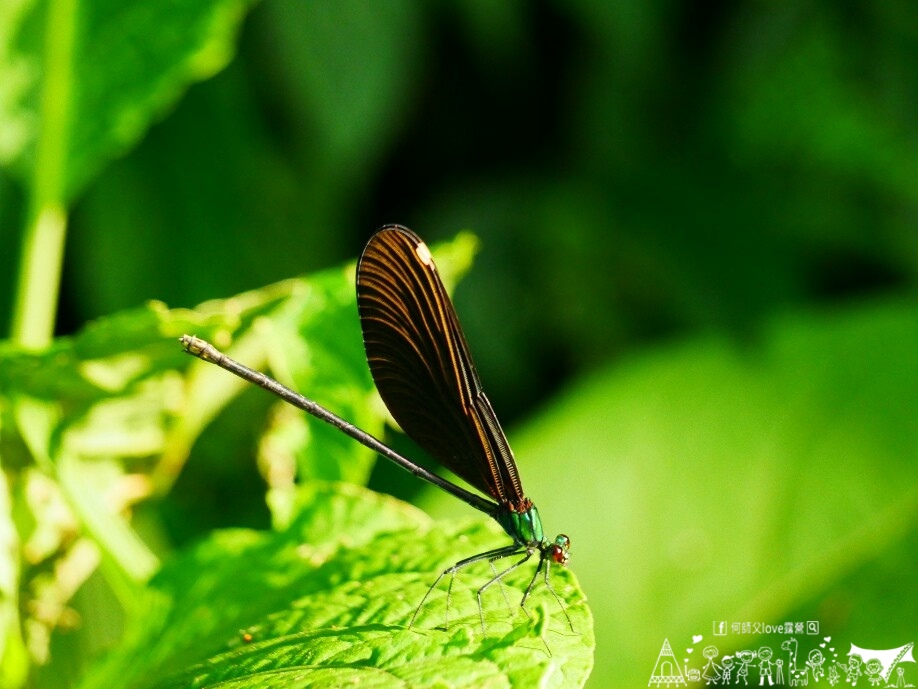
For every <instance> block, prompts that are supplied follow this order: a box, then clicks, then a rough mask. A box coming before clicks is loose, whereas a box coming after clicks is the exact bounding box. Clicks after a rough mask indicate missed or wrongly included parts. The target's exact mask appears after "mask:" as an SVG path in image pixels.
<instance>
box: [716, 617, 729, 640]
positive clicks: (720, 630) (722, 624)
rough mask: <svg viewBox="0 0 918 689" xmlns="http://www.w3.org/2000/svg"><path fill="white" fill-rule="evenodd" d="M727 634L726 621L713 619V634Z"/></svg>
mask: <svg viewBox="0 0 918 689" xmlns="http://www.w3.org/2000/svg"><path fill="white" fill-rule="evenodd" d="M726 635H727V622H726V620H721V621H719V622H718V621H717V620H715V621H714V636H726Z"/></svg>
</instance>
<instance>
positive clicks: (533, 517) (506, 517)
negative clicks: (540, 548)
mask: <svg viewBox="0 0 918 689" xmlns="http://www.w3.org/2000/svg"><path fill="white" fill-rule="evenodd" d="M494 518H495V519H496V520H497V522H498V523H499V524H500V525H501V526H502V527H504V531H506V532H507V534H508V535H509V536H510V538H512V539H513V540H514V541H516V542H517V543H519V544H520V545H527V546H529V545H541V544H542V542H543V541H544V540H545V534H544V533H543V532H542V520H541V518H540V517H539V511H538V510H537V509H536V506H535V505H532V506H531V507H530V508H529V509H528V510H526V511H525V512H511V511H510V510H502V511H501V512H499V513H497V514H495V515H494Z"/></svg>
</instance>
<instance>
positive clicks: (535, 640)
mask: <svg viewBox="0 0 918 689" xmlns="http://www.w3.org/2000/svg"><path fill="white" fill-rule="evenodd" d="M299 499H300V502H301V504H302V505H303V510H302V512H300V514H299V515H298V516H297V517H296V518H295V519H294V520H293V522H292V523H291V524H290V526H289V528H287V529H285V530H284V531H282V532H279V533H275V534H263V533H262V534H259V533H254V532H247V531H233V532H223V533H219V534H217V535H215V536H214V537H212V538H211V539H209V540H208V541H206V542H205V543H203V544H202V545H201V546H199V547H197V548H195V549H194V550H193V551H192V552H190V553H188V554H186V555H185V556H183V557H182V558H180V559H178V560H176V561H174V562H172V563H170V564H169V565H167V566H166V567H165V568H164V569H163V571H162V572H161V573H160V574H159V575H158V576H157V577H156V579H154V581H153V582H152V588H153V593H152V595H151V599H150V604H149V605H148V606H147V607H146V610H147V614H145V615H143V616H142V617H139V618H138V619H137V621H136V628H135V629H134V630H132V632H131V634H130V635H129V641H127V642H126V643H125V644H124V645H123V646H122V647H121V648H119V649H117V650H115V651H113V652H112V653H111V654H110V655H109V656H108V657H107V659H106V661H105V664H104V666H103V667H101V668H100V669H99V670H98V671H97V672H94V673H93V674H92V675H91V676H88V677H87V678H86V679H85V681H84V682H83V683H82V684H81V685H80V686H81V687H82V689H91V688H92V687H105V686H112V685H113V682H114V683H116V684H117V685H118V686H120V687H125V688H126V689H128V688H130V687H160V688H163V689H165V688H166V687H189V686H192V687H207V686H216V685H218V684H219V685H220V686H238V687H266V686H278V687H280V686H284V687H296V686H304V687H305V686H309V687H322V686H329V687H332V686H344V685H347V684H348V683H351V682H357V683H359V684H360V685H361V686H378V687H385V686H405V685H408V686H418V687H423V686H456V687H461V686H468V687H480V686H520V687H529V686H537V685H539V684H540V683H542V682H544V683H547V684H548V685H550V686H558V687H565V686H582V684H583V682H584V680H585V678H586V676H587V674H588V673H589V668H590V665H591V649H592V643H593V640H592V622H591V619H590V616H589V611H588V610H587V608H586V606H585V605H584V601H583V597H582V595H581V594H580V593H579V590H578V589H577V586H576V583H575V582H574V580H573V577H572V575H571V574H570V573H569V572H566V571H563V570H562V568H556V569H555V570H553V571H552V581H553V585H554V587H555V589H556V590H557V592H558V593H559V595H560V596H561V597H562V598H563V599H564V601H565V605H566V606H567V610H568V613H569V615H570V617H571V621H572V623H573V625H574V627H575V629H576V630H577V631H576V633H572V632H570V630H569V629H568V628H567V622H566V620H565V618H564V616H563V615H562V614H561V612H560V611H558V609H557V603H556V602H555V601H554V600H553V599H552V597H551V596H550V594H549V593H548V592H547V591H546V590H545V587H544V586H537V587H536V588H535V589H534V591H533V595H532V597H531V599H530V603H529V606H530V607H531V608H532V609H534V610H536V611H537V612H536V613H535V614H534V616H535V617H536V618H537V619H540V618H544V619H542V627H541V628H542V629H544V631H543V637H542V638H540V636H539V634H538V633H537V631H536V630H537V629H540V627H539V626H538V625H536V624H533V623H532V622H530V621H529V620H528V619H527V618H526V617H525V616H524V615H522V614H520V613H519V612H516V614H515V615H514V614H512V613H511V612H510V611H508V609H507V603H506V602H505V601H504V600H503V597H502V596H501V595H500V593H499V591H498V590H496V588H494V589H492V590H489V592H488V593H487V595H486V596H485V598H484V608H485V619H486V622H487V633H485V634H482V633H481V629H480V623H479V616H478V608H477V604H476V602H475V599H474V588H475V586H476V584H475V583H473V582H475V581H481V582H484V581H487V579H489V578H490V577H491V576H492V575H491V573H490V569H489V568H488V567H487V566H482V567H481V568H480V571H478V572H477V575H476V574H473V573H472V571H471V570H466V571H465V572H463V577H462V578H461V579H457V581H456V583H455V585H454V587H453V591H452V596H451V598H450V626H449V629H448V630H442V629H438V627H440V626H442V624H443V622H444V619H445V614H446V611H445V602H444V595H445V594H444V591H443V587H442V586H441V587H440V588H438V590H437V591H435V592H434V593H433V594H431V596H430V598H429V599H428V600H427V602H426V604H425V606H424V608H423V609H422V610H421V614H420V615H419V616H418V620H417V623H416V626H415V627H414V628H412V629H408V628H407V624H408V622H409V621H410V619H411V616H412V614H413V613H414V610H415V607H416V606H417V604H418V602H419V601H421V599H422V598H423V596H424V593H425V591H426V590H427V587H428V586H429V584H430V583H431V582H433V581H434V580H435V579H436V576H437V575H438V574H439V572H440V571H442V570H443V569H444V568H445V567H446V566H449V565H450V564H452V563H453V562H454V561H455V560H456V559H458V558H460V557H464V556H467V555H469V554H474V553H476V552H479V551H481V550H485V549H488V548H492V547H495V546H496V545H500V544H501V543H506V536H505V535H502V534H500V533H499V529H496V528H494V527H493V526H492V525H491V524H490V523H487V524H481V523H477V524H469V523H466V524H463V525H454V524H446V525H434V524H431V523H430V521H429V520H428V519H427V518H426V517H425V516H424V515H423V514H422V513H420V512H418V511H417V510H415V509H414V508H411V507H409V506H408V505H405V504H403V503H400V502H398V501H396V500H394V499H392V498H387V497H383V496H380V495H378V494H374V493H370V492H368V491H365V490H362V489H359V488H355V487H353V486H345V485H323V484H320V483H311V484H309V485H308V486H307V487H305V488H303V493H301V494H300V496H299ZM521 569H526V570H527V571H525V572H522V571H521V572H518V573H516V574H518V576H513V577H512V578H508V579H509V581H508V582H507V583H506V585H505V589H506V592H507V595H508V597H509V598H510V601H511V602H513V601H515V600H518V599H519V597H520V596H521V595H522V591H523V589H524V588H525V586H526V584H527V583H528V581H529V577H531V576H532V571H531V568H521ZM557 570H562V571H557ZM479 577H480V578H479ZM444 584H445V582H444ZM477 585H480V584H477Z"/></svg>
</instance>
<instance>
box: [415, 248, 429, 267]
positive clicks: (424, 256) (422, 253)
mask: <svg viewBox="0 0 918 689" xmlns="http://www.w3.org/2000/svg"><path fill="white" fill-rule="evenodd" d="M415 252H416V253H417V255H418V258H419V259H421V263H423V264H424V265H425V266H430V267H431V268H433V256H431V254H430V249H428V248H427V245H426V244H425V243H424V242H421V243H420V244H418V246H417V248H416V249H415Z"/></svg>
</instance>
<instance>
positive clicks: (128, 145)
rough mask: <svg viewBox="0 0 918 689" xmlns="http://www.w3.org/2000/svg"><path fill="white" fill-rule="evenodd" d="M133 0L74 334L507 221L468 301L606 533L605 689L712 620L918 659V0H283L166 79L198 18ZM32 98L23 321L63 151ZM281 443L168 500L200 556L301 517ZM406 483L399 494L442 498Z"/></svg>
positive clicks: (107, 121) (487, 241) (87, 199)
mask: <svg viewBox="0 0 918 689" xmlns="http://www.w3.org/2000/svg"><path fill="white" fill-rule="evenodd" d="M104 4H105V3H99V5H100V8H97V9H95V10H93V9H90V8H89V7H88V5H89V3H87V7H86V8H84V9H83V12H84V15H83V22H84V23H83V27H84V29H85V30H87V31H90V30H92V29H93V22H99V23H100V24H102V23H104V24H105V26H107V27H114V30H112V31H109V32H107V33H103V35H105V36H107V37H108V39H109V43H105V42H103V43H102V44H100V45H95V46H94V47H92V49H91V50H89V49H87V52H86V54H85V55H84V56H83V57H84V58H85V62H83V63H78V65H77V68H78V72H77V73H78V75H79V76H80V83H81V84H82V88H83V89H84V92H83V93H82V94H80V96H81V97H82V98H83V101H81V102H85V103H101V104H102V105H103V106H104V107H102V106H100V107H99V108H98V109H97V110H96V111H94V110H93V109H92V108H87V109H86V110H85V111H82V112H79V113H78V114H79V117H80V118H82V119H80V121H79V123H78V125H79V126H78V127H77V130H78V131H77V130H75V134H74V136H73V140H72V142H71V143H72V146H73V151H74V152H73V154H72V155H71V157H70V158H69V159H68V165H69V166H70V167H69V168H68V170H67V172H66V179H67V184H66V185H65V186H66V191H65V196H66V199H67V201H68V204H69V208H70V216H69V217H70V221H69V222H70V227H69V231H68V236H67V243H66V255H65V261H64V264H63V274H62V287H61V292H60V311H59V314H58V318H57V326H56V330H57V333H58V334H59V335H67V334H71V333H74V332H77V331H78V330H80V329H81V328H82V327H83V325H84V324H85V323H87V322H88V321H90V320H92V319H95V318H98V317H100V316H104V315H107V314H112V313H115V312H117V311H121V310H123V309H127V308H131V307H135V306H138V305H140V304H141V303H143V302H145V301H146V300H150V299H158V300H162V301H165V302H166V303H167V304H169V305H170V306H172V307H180V306H181V307H191V306H193V305H195V304H197V303H199V302H202V301H204V300H207V299H214V298H224V297H228V296H230V295H234V294H237V293H239V292H243V291H245V290H250V289H254V288H258V287H261V286H263V285H266V284H269V283H272V282H276V281H278V280H281V279H284V278H287V277H290V276H294V275H299V274H302V273H307V272H311V271H315V270H318V269H321V268H325V267H329V266H334V265H337V264H339V263H341V262H343V261H345V260H347V259H350V258H353V257H354V256H356V255H357V253H358V252H359V251H360V249H361V247H362V246H363V243H364V242H365V241H366V239H367V238H368V236H369V234H370V233H371V232H372V231H373V230H374V229H375V228H376V227H378V226H380V225H382V224H384V223H387V222H398V223H402V224H405V225H407V226H409V227H411V228H412V229H414V230H416V231H417V232H419V233H420V234H422V235H423V236H424V237H425V239H427V240H428V242H430V243H435V242H437V241H440V240H443V239H447V238H449V237H451V236H453V235H454V234H455V233H456V232H457V231H459V230H464V229H468V230H471V231H473V232H474V233H475V234H476V235H478V236H479V237H480V239H481V249H480V253H479V255H478V258H477V260H476V264H475V267H474V269H473V270H472V271H471V272H470V273H469V275H468V276H467V277H466V278H465V280H464V281H463V283H462V285H461V286H460V288H459V289H458V291H457V293H456V299H455V300H456V305H457V310H458V312H459V314H460V316H461V317H462V320H463V325H464V326H465V329H466V334H467V336H468V339H469V341H470V343H471V346H472V349H473V351H474V353H475V356H476V362H477V364H478V367H479V372H480V374H481V377H482V379H483V381H484V383H485V386H486V388H487V390H488V394H489V396H490V398H491V400H492V402H493V403H494V407H495V408H496V409H497V411H498V413H499V415H500V416H501V418H502V419H503V420H504V422H505V425H507V426H508V427H509V428H510V439H511V441H512V442H515V446H516V451H517V457H518V460H519V463H520V465H521V470H522V475H523V478H524V482H525V485H526V487H527V490H528V491H529V492H530V493H531V494H532V496H533V498H534V499H535V500H536V501H537V502H538V504H539V506H540V509H541V512H542V515H543V518H544V519H545V520H546V522H547V528H548V529H549V530H550V531H551V532H552V534H554V533H555V532H556V531H557V530H564V531H566V532H568V533H570V535H571V537H572V539H573V553H574V555H573V559H572V562H571V567H572V568H573V569H574V570H575V571H576V572H577V574H578V576H579V578H580V580H581V582H582V583H583V584H584V587H585V588H586V591H587V594H588V596H589V597H590V601H591V603H592V604H593V606H594V613H595V614H596V618H597V639H598V649H599V650H598V652H597V668H596V671H595V674H594V680H593V681H594V682H595V686H612V684H613V683H615V684H617V685H619V686H632V685H633V683H634V682H641V683H643V682H645V681H647V678H648V677H649V674H650V672H651V670H652V669H653V663H654V660H655V658H656V654H657V652H658V650H659V648H660V645H661V643H662V641H663V638H664V637H670V638H673V637H676V638H679V639H682V638H689V637H690V636H691V635H692V634H706V633H707V631H708V628H709V627H710V624H711V620H714V619H730V620H734V619H746V618H747V617H748V618H753V619H757V620H758V619H761V620H762V621H765V622H768V623H779V622H783V621H784V620H785V619H798V618H801V619H802V618H807V617H809V618H814V617H815V618H818V619H821V620H822V622H823V625H825V626H828V627H831V628H832V629H831V631H830V632H828V633H832V634H833V635H834V636H836V638H841V637H844V639H845V641H846V642H847V641H851V642H853V643H858V644H859V645H863V646H871V644H873V646H874V647H877V648H885V647H890V646H895V645H901V643H904V642H906V641H913V640H915V637H916V636H918V627H916V626H915V624H914V620H915V619H916V613H918V607H916V601H915V597H914V595H913V589H914V584H915V581H916V579H915V574H914V572H915V567H916V564H918V563H916V559H915V555H914V553H915V552H918V549H916V548H915V546H916V545H918V529H916V514H918V488H916V481H915V479H916V477H918V471H916V460H918V424H916V421H915V409H916V404H918V392H916V390H918V353H916V346H915V344H916V339H915V338H916V336H918V301H916V298H915V297H916V292H918V203H916V202H918V137H916V133H918V128H916V122H918V117H916V115H918V70H916V67H915V65H918V23H916V17H915V13H914V6H913V3H910V2H908V0H891V1H889V2H883V3H872V2H866V1H852V2H830V1H829V0H808V1H806V2H798V3H791V4H772V3H762V2H754V1H752V0H747V1H744V2H737V3H666V2H655V3H653V2H651V3H645V2H633V1H628V2H600V1H596V0H575V1H572V2H550V1H548V0H540V1H538V2H520V1H518V0H513V1H506V2H487V1H484V0H458V1H456V2H449V3H447V2H406V1H401V0H400V1H396V2H367V1H366V0H338V1H336V2H304V1H302V0H300V1H297V0H265V1H264V2H261V3H258V4H255V5H254V6H253V7H252V8H251V11H250V12H249V13H248V14H247V15H246V16H245V18H244V20H243V21H242V23H241V26H240V29H239V33H238V37H237V39H236V45H235V50H236V51H237V52H236V54H235V57H232V59H231V60H230V59H229V58H230V57H231V54H230V53H227V52H226V51H227V50H228V47H226V46H224V47H219V46H218V47H214V46H210V47H209V48H207V49H206V50H205V49H202V50H201V51H200V53H199V54H195V55H192V56H191V58H189V59H188V60H187V63H188V64H193V65H195V67H194V68H193V69H189V70H188V72H187V74H185V75H180V76H175V74H174V73H172V74H171V76H169V77H168V78H166V77H163V79H162V83H157V84H156V85H155V88H152V87H151V88H149V89H148V90H146V91H145V90H144V89H142V88H139V87H136V84H137V83H138V82H141V81H143V80H142V78H141V75H143V73H144V70H145V69H146V64H147V63H146V60H148V59H152V58H151V55H152V56H153V57H156V56H158V55H160V54H165V55H168V54H171V51H174V50H175V49H174V48H173V46H172V45H171V43H170V41H171V40H172V36H171V34H170V33H169V32H170V30H171V29H170V22H174V21H176V20H177V19H181V21H185V22H188V23H189V24H192V23H193V22H194V21H196V20H195V17H194V16H193V15H194V12H193V11H192V10H190V9H189V8H190V7H191V6H192V5H193V4H192V3H173V6H171V7H165V6H163V7H159V6H158V5H157V4H154V5H152V6H150V7H156V8H157V9H155V10H154V9H149V10H148V11H147V15H149V16H147V15H144V16H141V17H140V18H139V19H138V17H137V16H136V15H137V13H136V12H133V13H132V12H131V11H128V10H125V11H124V12H122V13H121V14H117V15H104V16H103V9H104V8H102V7H101V6H102V5H104ZM140 4H141V5H142V4H143V3H140ZM224 4H225V5H226V6H227V7H229V6H232V9H231V10H230V9H227V10H226V12H225V14H226V15H227V16H226V17H224V18H223V20H222V21H224V22H225V24H226V26H229V27H233V26H234V24H233V22H234V21H235V19H234V16H235V15H234V14H233V13H237V14H239V15H240V16H241V13H242V12H243V11H244V6H243V5H235V4H233V3H224ZM125 7H128V6H125ZM12 11H13V10H10V9H9V8H8V9H7V12H8V15H7V16H8V17H9V16H12V15H11V14H9V13H10V12H12ZM96 12H97V13H98V16H95V13H96ZM157 12H161V13H163V14H164V16H166V17H167V20H166V21H163V22H159V21H157ZM176 15H178V17H176ZM230 15H233V16H230ZM30 21H31V20H30ZM37 21H38V20H35V22H36V23H37ZM132 22H133V23H132ZM218 23H219V22H216V21H215V22H213V24H212V25H209V26H206V27H204V28H202V29H201V30H202V31H205V30H213V29H214V26H216V25H217V24H218ZM26 24H27V25H26V26H25V28H24V29H23V31H22V33H21V34H20V35H19V37H18V38H17V40H18V41H20V43H21V45H28V44H29V42H30V41H36V40H38V39H37V38H36V33H37V31H38V29H37V28H35V27H31V25H29V23H28V22H27V23H26ZM87 27H88V28H87ZM119 27H127V28H128V29H129V30H124V31H121V30H119ZM230 30H232V28H231V29H230ZM21 45H20V46H17V47H21ZM227 60H229V61H228V64H227V66H226V67H225V69H222V71H218V73H216V75H215V76H213V77H212V78H208V79H205V80H203V81H200V83H194V84H192V85H190V87H188V88H187V90H186V89H185V86H186V85H187V84H188V83H191V82H194V81H197V80H198V79H203V78H204V77H206V76H209V72H213V71H215V70H217V69H219V67H220V66H222V64H223V62H226V61H227ZM79 70H83V71H79ZM106 70H110V71H112V72H113V73H115V72H117V75H118V78H117V79H112V78H109V75H108V72H107V71H106ZM13 73H14V71H13V70H11V69H8V70H7V71H6V72H5V74H6V75H7V77H8V78H9V77H10V75H12V74H13ZM12 83H13V82H12V81H7V84H12ZM113 83H114V84H116V85H117V88H113V87H112V84H113ZM103 87H104V88H105V89H107V90H106V91H105V93H103V94H102V95H99V94H98V93H96V92H95V91H94V89H102V88H103ZM135 87H136V88H135ZM93 99H95V100H93ZM10 113H13V114H15V112H14V109H13V108H7V112H6V118H7V119H6V120H5V121H6V124H5V125H4V127H5V128H6V130H7V135H6V136H5V137H4V141H5V143H4V144H3V145H2V146H0V154H3V157H2V158H0V160H2V161H3V162H5V163H7V166H6V167H5V168H4V170H3V172H2V174H0V314H2V315H3V317H2V318H0V328H3V329H4V331H3V335H4V336H6V335H7V334H8V333H7V331H6V329H7V328H9V327H10V319H8V318H7V317H6V314H11V313H12V309H13V303H14V298H13V291H14V288H15V287H14V286H15V281H16V275H17V271H18V270H19V267H18V266H19V263H18V256H19V251H20V248H21V242H22V237H23V232H22V228H23V226H24V224H25V223H26V219H27V217H28V214H29V211H28V209H29V203H30V199H29V185H28V182H27V180H28V179H29V175H30V174H32V173H31V172H30V165H31V164H32V163H33V162H34V160H35V159H36V154H35V153H34V152H32V151H30V150H29V148H28V145H27V144H23V145H22V146H21V147H18V148H17V145H16V141H15V136H14V134H15V131H14V129H13V128H12V126H11V123H13V122H15V121H16V120H15V118H13V117H12V115H11V114H10ZM100 131H101V132H103V133H102V134H100V133H99V132H100ZM11 141H12V143H10V142H11ZM100 141H101V142H103V143H104V145H102V144H100V143H99V142H100ZM81 146H82V147H83V148H81ZM84 148H85V149H88V150H90V151H91V152H92V154H91V155H90V154H86V153H85V151H84ZM37 157H38V158H40V156H37ZM355 318H356V314H355ZM320 401H321V400H320ZM238 404H239V405H241V406H240V407H239V408H237V410H236V414H237V416H236V417H235V418H237V419H238V418H240V417H241V416H242V415H245V414H248V412H249V410H250V409H256V410H257V409H261V410H263V408H264V405H265V403H264V402H263V401H260V400H259V399H258V397H257V395H256V396H254V397H250V396H248V395H247V396H244V397H243V398H242V400H241V401H240V402H239V403H238ZM259 405H263V406H261V407H259ZM243 407H244V409H243ZM254 432H255V431H254V430H253V429H251V428H245V427H242V426H240V425H239V424H235V423H233V422H232V421H229V420H227V421H224V422H222V423H221V422H219V421H218V423H217V425H216V426H215V427H214V429H212V432H210V433H209V434H208V435H206V436H205V438H204V439H203V440H202V442H203V443H204V447H205V448H206V451H202V453H201V454H202V459H201V460H200V461H198V462H193V463H191V464H189V465H188V467H186V471H185V473H184V474H183V475H182V477H181V478H180V481H179V483H178V484H177V486H176V488H175V490H174V492H173V493H172V494H171V495H170V496H169V497H168V498H167V499H166V500H165V501H164V503H163V505H162V509H163V512H164V514H165V515H166V516H165V521H166V523H167V524H168V525H169V530H168V533H167V536H168V539H169V540H170V542H171V543H173V544H182V543H186V542H189V541H191V540H194V539H196V538H199V537H200V536H201V534H203V533H206V531H207V529H209V528H211V527H214V526H226V525H237V524H238V525H249V526H251V525H256V526H264V525H266V524H267V511H266V509H265V508H264V506H263V494H261V493H259V492H258V491H254V490H251V486H252V485H253V483H252V482H251V480H249V479H252V478H253V477H255V476H256V474H255V467H254V466H253V465H252V463H251V459H250V457H251V454H252V442H253V440H252V434H253V433H254ZM397 473H398V472H397V470H394V469H391V468H390V467H382V466H380V467H377V469H376V471H375V473H374V476H373V480H372V485H374V486H376V487H380V488H383V489H386V490H394V491H395V492H396V493H397V494H400V495H404V496H409V497H410V496H411V494H412V491H416V490H418V489H419V488H420V487H417V486H414V485H413V483H412V481H411V480H410V477H409V478H408V479H406V480H403V477H401V476H398V475H397ZM393 482H394V483H396V484H397V485H396V486H395V487H394V488H393V487H391V484H392V483H393ZM439 499H440V496H436V495H426V497H425V498H424V500H426V501H427V503H426V504H427V505H428V506H429V507H430V509H431V510H433V511H434V512H435V513H438V514H455V513H461V512H462V510H463V509H464V508H463V506H462V505H458V507H457V506H454V505H451V504H450V503H449V501H448V499H447V501H446V503H444V504H438V501H439ZM455 510H458V512H456V511H455ZM744 616H745V617H744ZM738 643H744V640H741V641H739V642H738ZM676 645H677V644H676V642H675V641H674V647H675V646H676ZM678 645H680V646H681V645H683V642H682V641H679V642H678ZM909 671H911V670H909Z"/></svg>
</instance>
